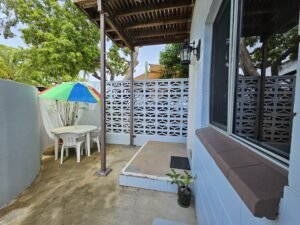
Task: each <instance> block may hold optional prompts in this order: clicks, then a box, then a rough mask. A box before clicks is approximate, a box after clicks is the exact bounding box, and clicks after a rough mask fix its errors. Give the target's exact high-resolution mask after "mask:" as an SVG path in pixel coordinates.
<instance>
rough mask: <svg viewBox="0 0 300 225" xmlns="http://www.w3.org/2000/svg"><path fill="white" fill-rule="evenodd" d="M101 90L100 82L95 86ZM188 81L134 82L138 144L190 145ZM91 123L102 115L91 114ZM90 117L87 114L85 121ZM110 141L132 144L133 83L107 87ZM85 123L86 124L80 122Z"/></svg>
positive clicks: (117, 83)
mask: <svg viewBox="0 0 300 225" xmlns="http://www.w3.org/2000/svg"><path fill="white" fill-rule="evenodd" d="M92 86H93V87H94V88H96V89H97V90H99V87H100V84H99V82H94V83H92ZM188 89H189V82H188V79H158V80H146V81H134V135H135V138H134V144H135V145H139V146H141V145H143V144H144V143H145V142H146V141H149V140H151V141H165V142H177V143H186V138H187V122H188V92H189V91H188ZM88 116H89V118H90V119H89V120H90V121H92V120H93V118H94V119H95V120H96V117H97V116H99V117H100V115H99V114H98V113H95V114H94V115H92V114H91V113H90V112H89V115H88ZM85 117H86V115H83V118H85ZM106 122H107V132H106V134H107V142H108V143H110V144H127V145H128V144H129V132H130V82H129V81H111V82H107V87H106ZM80 123H82V121H80Z"/></svg>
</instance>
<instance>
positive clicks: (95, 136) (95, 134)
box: [91, 128, 101, 152]
mask: <svg viewBox="0 0 300 225" xmlns="http://www.w3.org/2000/svg"><path fill="white" fill-rule="evenodd" d="M100 133H101V128H98V130H96V131H93V132H92V133H91V141H92V143H96V144H97V149H98V152H100V140H99V139H100Z"/></svg>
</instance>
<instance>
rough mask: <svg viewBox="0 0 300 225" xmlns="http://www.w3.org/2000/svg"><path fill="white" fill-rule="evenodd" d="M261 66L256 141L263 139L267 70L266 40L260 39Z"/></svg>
mask: <svg viewBox="0 0 300 225" xmlns="http://www.w3.org/2000/svg"><path fill="white" fill-rule="evenodd" d="M262 41H263V44H262V48H261V49H262V65H261V74H260V92H259V108H258V112H259V114H258V123H259V125H258V127H259V130H258V135H257V136H258V140H262V138H263V133H264V131H263V129H264V126H263V122H264V111H265V101H264V100H265V80H266V68H267V58H268V39H267V38H263V39H262Z"/></svg>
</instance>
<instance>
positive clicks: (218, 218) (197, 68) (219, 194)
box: [187, 0, 300, 225]
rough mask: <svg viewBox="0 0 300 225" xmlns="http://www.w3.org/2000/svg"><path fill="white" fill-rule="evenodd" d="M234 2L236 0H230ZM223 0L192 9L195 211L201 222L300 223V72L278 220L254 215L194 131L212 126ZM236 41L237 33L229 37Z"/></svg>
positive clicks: (206, 0)
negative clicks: (215, 36) (196, 48)
mask: <svg viewBox="0 0 300 225" xmlns="http://www.w3.org/2000/svg"><path fill="white" fill-rule="evenodd" d="M231 2H232V5H234V4H235V3H236V0H232V1H231ZM221 3H222V0H198V1H196V5H195V8H194V14H193V20H192V28H191V38H190V39H191V41H198V39H199V38H200V39H201V41H202V45H201V59H200V60H199V61H196V60H195V59H193V60H192V63H191V66H190V67H191V69H190V84H191V85H190V91H189V94H190V97H189V98H190V100H191V104H189V123H188V124H189V125H188V134H189V135H188V140H187V143H188V149H190V150H191V151H192V170H193V173H194V174H195V175H197V180H196V183H195V195H196V211H197V217H198V222H199V224H201V225H275V224H276V225H298V224H300V214H299V206H300V172H299V171H300V151H299V146H300V139H299V135H300V76H299V71H300V68H299V64H300V63H298V73H297V78H296V79H297V82H296V85H297V86H296V98H295V107H294V112H296V116H295V118H294V124H293V133H292V147H291V155H290V166H289V185H288V186H287V187H285V190H284V197H283V199H282V200H281V202H280V211H279V215H278V218H277V219H276V220H274V221H273V220H267V219H265V218H262V219H261V218H256V217H254V216H253V215H252V213H251V212H250V211H249V210H248V208H247V207H246V205H245V204H244V202H243V201H242V200H241V198H240V197H239V195H238V194H237V192H236V191H235V190H234V189H233V187H232V186H231V185H230V183H229V182H228V181H227V179H226V178H225V176H224V175H223V174H222V172H221V170H220V169H219V168H218V166H217V165H216V163H215V162H214V160H213V159H212V157H211V156H210V155H209V154H208V152H207V151H206V149H205V147H204V146H203V145H202V144H201V142H200V141H199V140H198V138H197V137H196V136H195V130H196V129H198V128H201V127H207V126H208V125H209V116H208V115H209V86H210V85H209V79H210V58H211V48H212V23H213V21H214V18H215V16H216V14H217V12H218V9H219V7H220V5H221ZM231 38H232V39H231V40H232V41H234V39H235V37H231Z"/></svg>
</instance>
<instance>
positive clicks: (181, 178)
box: [166, 169, 196, 208]
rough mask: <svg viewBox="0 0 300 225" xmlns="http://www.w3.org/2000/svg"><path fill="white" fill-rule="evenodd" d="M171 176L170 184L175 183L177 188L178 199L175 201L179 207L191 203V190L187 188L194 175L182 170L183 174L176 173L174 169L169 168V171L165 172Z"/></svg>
mask: <svg viewBox="0 0 300 225" xmlns="http://www.w3.org/2000/svg"><path fill="white" fill-rule="evenodd" d="M166 175H167V176H168V177H170V178H171V184H176V185H177V188H178V199H177V202H178V204H179V205H180V206H181V207H184V208H187V207H189V206H190V204H191V198H192V191H191V189H190V188H189V185H191V184H192V183H193V182H194V180H195V179H196V177H193V176H192V175H190V174H189V173H188V172H187V171H185V170H184V174H179V173H176V171H175V170H174V169H171V173H167V174H166Z"/></svg>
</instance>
